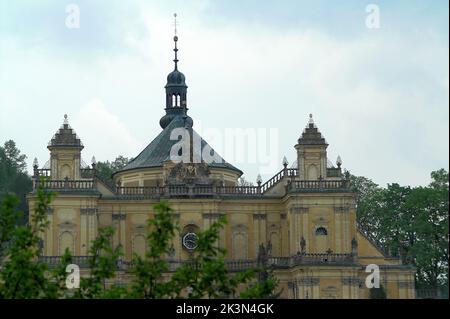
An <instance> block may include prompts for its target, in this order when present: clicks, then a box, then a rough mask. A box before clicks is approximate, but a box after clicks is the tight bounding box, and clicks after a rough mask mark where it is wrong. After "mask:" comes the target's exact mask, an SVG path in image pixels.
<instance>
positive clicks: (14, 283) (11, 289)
mask: <svg viewBox="0 0 450 319" xmlns="http://www.w3.org/2000/svg"><path fill="white" fill-rule="evenodd" d="M36 195H37V201H36V207H35V209H34V213H33V215H32V217H31V223H30V224H29V225H21V226H16V227H14V226H12V227H11V224H5V225H9V226H6V231H7V232H8V233H9V235H8V240H9V247H8V248H7V250H6V253H5V258H4V261H3V265H2V271H1V273H0V296H2V297H3V298H11V299H16V298H20V299H24V298H45V297H48V292H49V291H53V290H54V289H52V288H51V287H50V286H52V285H53V283H52V282H51V281H50V280H49V279H48V276H47V275H46V271H47V265H46V264H44V263H39V262H38V258H39V255H40V242H41V239H40V236H39V235H40V234H42V233H43V232H44V231H45V228H46V227H47V225H48V221H47V212H48V209H49V204H50V201H51V199H52V197H53V194H51V193H47V192H45V191H44V190H43V189H42V188H38V189H37V190H36ZM10 196H13V198H14V195H7V198H6V199H5V201H4V203H5V202H6V204H5V205H2V209H1V211H0V215H2V216H4V215H7V217H6V218H5V220H11V218H12V217H11V214H12V213H11V211H10V209H11V204H10V203H11V202H12V203H13V202H14V201H15V199H11V198H9V197H10ZM8 203H9V204H8ZM5 207H6V210H5ZM13 215H14V214H13Z"/></svg>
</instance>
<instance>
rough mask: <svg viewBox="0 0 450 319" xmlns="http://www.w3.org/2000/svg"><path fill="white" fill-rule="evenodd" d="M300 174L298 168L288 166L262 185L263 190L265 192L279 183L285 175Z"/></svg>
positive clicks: (294, 175) (293, 175)
mask: <svg viewBox="0 0 450 319" xmlns="http://www.w3.org/2000/svg"><path fill="white" fill-rule="evenodd" d="M297 175H298V173H297V169H296V168H286V169H282V170H281V171H279V172H278V173H277V174H275V176H273V177H272V178H271V179H269V180H268V181H267V182H265V183H264V184H262V185H261V192H262V193H265V192H266V191H268V190H269V189H270V188H272V187H273V186H275V185H276V184H278V183H279V182H280V181H281V180H282V179H283V178H284V177H296V176H297Z"/></svg>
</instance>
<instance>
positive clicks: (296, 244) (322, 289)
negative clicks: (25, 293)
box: [28, 36, 415, 299]
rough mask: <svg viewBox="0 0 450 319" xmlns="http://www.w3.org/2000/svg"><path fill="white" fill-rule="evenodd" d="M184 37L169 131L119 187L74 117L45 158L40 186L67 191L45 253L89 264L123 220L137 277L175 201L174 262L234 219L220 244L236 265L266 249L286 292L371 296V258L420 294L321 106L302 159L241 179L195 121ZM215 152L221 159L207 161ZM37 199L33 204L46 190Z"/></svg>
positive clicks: (399, 285)
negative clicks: (361, 203) (361, 193)
mask: <svg viewBox="0 0 450 319" xmlns="http://www.w3.org/2000/svg"><path fill="white" fill-rule="evenodd" d="M177 41H178V37H177V36H175V37H174V42H175V48H174V52H175V59H174V63H175V67H174V70H173V71H172V72H171V73H169V75H168V76H167V84H166V86H165V93H166V107H165V113H166V114H165V115H164V116H163V117H162V118H161V119H160V121H159V124H160V126H161V128H162V131H161V132H160V133H159V135H158V136H156V137H155V138H154V139H153V141H151V142H150V144H148V146H147V147H146V148H145V149H144V150H142V152H141V153H140V154H138V155H137V156H136V157H135V158H134V159H133V160H131V161H130V162H129V163H128V164H127V165H126V166H125V167H124V168H122V169H121V170H119V171H117V172H115V173H114V174H113V176H112V178H113V180H114V185H115V186H114V187H111V186H110V185H109V184H108V183H106V182H104V181H103V180H102V179H101V178H100V177H99V175H98V172H97V169H96V163H95V160H93V161H92V165H91V166H87V165H86V164H84V162H83V161H82V159H81V153H82V150H83V144H82V142H81V140H80V139H79V138H78V136H77V135H76V133H75V131H74V130H73V129H72V128H71V126H70V125H69V123H68V119H67V116H65V118H64V122H63V124H62V126H61V128H60V129H59V130H58V131H57V132H56V134H55V135H54V136H53V138H52V139H51V140H50V142H49V144H48V147H47V148H48V150H49V151H50V160H49V161H48V162H47V164H46V165H44V166H43V167H42V168H39V167H38V164H37V161H36V160H35V163H34V176H33V177H34V189H36V187H37V186H38V185H39V184H40V183H43V184H44V185H43V186H44V188H46V189H49V190H51V191H53V192H55V193H57V195H58V196H56V197H55V199H54V200H53V202H52V204H51V206H52V207H51V210H50V211H49V212H48V220H49V227H48V228H47V230H46V231H45V233H44V234H42V251H43V253H42V254H43V256H42V257H41V258H42V259H43V260H45V261H46V262H48V263H49V264H50V265H55V264H57V263H58V262H59V260H60V257H61V255H62V254H63V252H64V251H65V249H66V248H67V249H69V250H70V251H71V252H72V254H73V255H74V256H75V257H74V260H75V263H76V264H78V265H79V266H80V267H81V269H83V267H84V268H85V267H87V264H86V261H87V256H88V251H89V248H90V244H91V243H92V241H93V240H94V239H95V237H96V236H97V232H98V229H99V228H101V227H105V226H112V227H113V228H114V229H115V237H114V245H116V246H117V245H120V246H121V247H122V248H123V251H124V260H123V263H121V264H120V265H119V267H118V269H119V268H120V269H119V270H120V271H118V273H119V275H118V278H119V279H120V278H125V279H124V280H126V265H127V263H129V261H130V260H131V258H132V256H133V254H138V255H143V254H144V252H145V250H146V240H145V232H146V224H147V220H148V219H149V218H152V216H153V215H154V213H155V212H154V211H153V205H154V204H156V203H158V202H159V201H160V200H163V199H164V200H167V201H168V202H169V204H170V206H171V208H172V209H173V218H174V219H175V220H176V221H177V223H178V224H179V226H180V229H181V231H180V233H179V234H177V235H176V237H175V239H174V241H173V249H172V250H171V252H170V254H169V256H168V259H169V264H170V270H171V271H173V270H174V269H175V268H176V267H177V265H180V264H181V263H182V262H183V261H185V260H186V259H188V257H189V254H191V253H192V252H194V251H195V249H196V238H197V235H196V233H198V231H199V230H202V229H206V228H208V227H209V225H211V223H213V222H214V221H217V220H218V218H219V217H220V216H225V217H226V219H227V224H226V225H225V227H224V228H223V229H222V230H221V233H220V240H219V243H218V244H219V245H220V246H221V247H223V248H225V249H226V251H227V255H226V265H227V267H228V268H229V270H230V271H232V272H236V271H242V270H244V269H247V268H255V267H256V266H257V264H258V262H260V260H261V258H263V259H264V260H263V261H264V263H265V265H267V267H269V268H270V269H272V272H273V275H274V276H275V277H276V278H277V279H278V287H277V291H281V295H280V297H281V298H290V299H304V298H315V299H318V298H369V290H370V289H369V288H368V287H367V286H366V278H367V276H369V275H370V274H371V272H370V271H369V272H367V265H372V264H375V265H377V266H378V267H379V271H380V283H381V285H382V286H383V288H384V289H385V291H386V294H387V298H414V297H415V288H414V274H415V269H414V268H413V267H412V266H410V265H405V264H402V262H401V260H399V259H398V258H394V257H391V256H387V255H385V253H384V252H383V251H381V250H380V249H379V248H378V247H377V246H376V245H375V244H374V243H373V242H371V241H370V239H369V238H368V237H366V236H365V235H364V234H363V233H362V232H361V231H360V230H359V229H358V226H357V221H356V198H355V196H356V195H355V193H353V192H352V191H351V189H350V180H349V173H348V172H346V173H344V172H342V169H341V161H340V159H338V161H337V163H336V165H337V166H336V167H334V166H333V165H330V164H329V163H330V161H329V160H328V159H327V147H328V144H327V142H326V140H325V138H324V137H323V136H322V134H321V133H320V131H319V130H318V128H317V126H316V125H315V123H314V121H313V119H312V115H310V118H309V122H308V123H307V125H306V127H305V129H304V130H303V132H302V133H301V135H300V137H299V138H298V140H297V141H296V143H295V146H294V149H295V152H296V154H297V160H296V162H295V163H294V166H293V167H288V163H287V161H286V160H283V169H282V170H281V171H279V172H274V175H273V177H272V178H270V179H269V180H267V181H265V182H263V181H262V180H261V179H260V178H259V179H258V181H257V185H256V186H242V185H240V184H239V183H238V180H239V178H240V177H241V175H242V174H243V172H242V171H241V170H239V169H238V168H236V167H235V166H233V165H231V164H230V163H228V162H226V161H225V160H224V159H223V158H222V157H221V156H220V155H218V154H216V153H215V152H214V150H213V148H212V147H211V146H209V144H208V143H207V142H206V141H205V140H203V139H202V138H201V137H199V136H198V134H197V133H196V132H195V130H194V128H193V127H194V121H193V119H192V118H191V117H190V116H189V115H188V113H187V111H188V107H187V106H188V103H187V88H188V87H187V85H186V78H185V76H184V74H183V73H181V72H180V71H179V70H178V62H179V61H178V58H177V53H178V48H177ZM155 125H156V123H155ZM174 130H181V131H182V130H184V131H186V132H188V134H187V136H189V137H190V138H188V139H187V140H188V142H191V143H180V142H179V141H178V140H176V139H175V140H174V139H173V138H171V134H172V132H174ZM194 137H195V138H197V139H199V140H200V143H199V145H200V147H197V148H198V149H197V148H195V147H193V146H192V145H193V144H194V143H192V141H193V138H194ZM293 142H294V141H293ZM293 144H294V143H293ZM178 146H180V147H178ZM204 149H207V150H208V151H207V153H208V154H209V155H211V160H209V161H206V160H200V161H196V160H195V158H196V157H198V155H199V154H198V153H199V152H202V150H204ZM294 149H293V151H294ZM180 159H181V160H180ZM40 176H46V177H47V179H45V181H41V180H40ZM28 201H29V206H30V211H31V212H32V211H33V208H34V205H35V201H36V194H35V192H34V191H33V192H31V193H30V194H29V195H28Z"/></svg>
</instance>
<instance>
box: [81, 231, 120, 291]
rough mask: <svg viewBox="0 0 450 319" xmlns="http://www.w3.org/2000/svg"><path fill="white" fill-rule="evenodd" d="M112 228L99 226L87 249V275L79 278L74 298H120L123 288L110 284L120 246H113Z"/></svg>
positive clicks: (115, 269) (114, 273)
mask: <svg viewBox="0 0 450 319" xmlns="http://www.w3.org/2000/svg"><path fill="white" fill-rule="evenodd" d="M113 235H114V230H113V228H111V227H104V228H100V229H99V231H98V236H97V238H96V239H95V240H94V241H93V242H92V245H91V248H90V250H89V260H88V264H89V275H88V276H87V277H83V278H81V280H80V289H78V290H77V291H76V293H75V297H76V298H88V299H92V298H97V299H98V298H120V297H121V296H122V295H123V294H124V293H125V290H124V289H123V288H122V287H120V286H117V285H115V284H110V281H112V280H113V279H114V278H115V277H116V273H117V266H118V262H119V258H120V257H121V256H122V252H121V247H120V246H118V247H113V244H112V239H113Z"/></svg>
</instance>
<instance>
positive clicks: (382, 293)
mask: <svg viewBox="0 0 450 319" xmlns="http://www.w3.org/2000/svg"><path fill="white" fill-rule="evenodd" d="M369 298H370V299H386V290H385V289H384V287H383V285H380V288H371V289H369Z"/></svg>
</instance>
